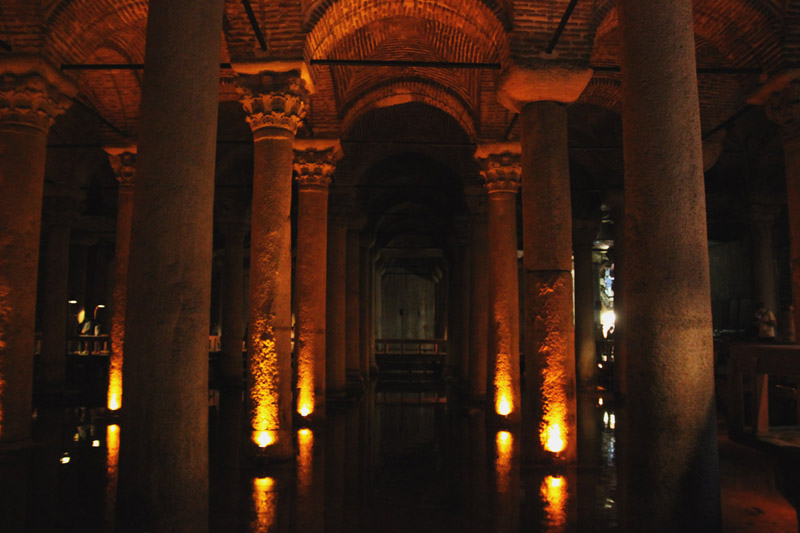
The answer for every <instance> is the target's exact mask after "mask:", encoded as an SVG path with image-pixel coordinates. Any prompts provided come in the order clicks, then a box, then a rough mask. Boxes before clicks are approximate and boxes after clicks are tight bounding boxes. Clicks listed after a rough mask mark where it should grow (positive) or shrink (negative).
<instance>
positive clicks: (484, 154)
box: [475, 143, 522, 194]
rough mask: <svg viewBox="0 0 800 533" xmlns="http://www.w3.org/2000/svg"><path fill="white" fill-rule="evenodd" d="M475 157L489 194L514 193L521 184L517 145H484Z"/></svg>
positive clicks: (520, 165) (520, 167)
mask: <svg viewBox="0 0 800 533" xmlns="http://www.w3.org/2000/svg"><path fill="white" fill-rule="evenodd" d="M475 157H476V158H477V159H478V161H479V162H480V165H481V176H482V177H483V180H484V182H485V186H486V190H487V191H489V194H491V193H494V192H510V193H516V192H517V190H518V189H519V187H520V185H521V183H522V156H521V151H520V146H519V144H517V143H497V144H485V145H481V146H479V147H478V150H477V151H476V152H475Z"/></svg>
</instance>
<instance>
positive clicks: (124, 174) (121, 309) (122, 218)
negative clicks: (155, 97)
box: [106, 147, 136, 411]
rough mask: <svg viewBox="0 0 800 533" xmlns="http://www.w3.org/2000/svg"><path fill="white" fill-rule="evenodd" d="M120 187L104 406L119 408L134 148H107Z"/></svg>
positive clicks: (129, 244) (123, 350)
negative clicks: (109, 351) (106, 386)
mask: <svg viewBox="0 0 800 533" xmlns="http://www.w3.org/2000/svg"><path fill="white" fill-rule="evenodd" d="M106 152H108V157H109V161H110V162H111V168H112V169H113V170H114V174H115V175H116V178H117V182H118V183H119V189H118V192H117V231H116V253H115V255H114V294H113V310H112V315H111V357H109V362H108V393H107V398H106V407H108V408H109V409H110V410H112V411H116V410H117V409H119V408H120V407H122V361H123V358H124V352H125V309H126V307H127V304H128V262H129V259H130V247H131V220H132V217H133V186H134V177H135V175H136V147H128V148H121V149H117V148H106Z"/></svg>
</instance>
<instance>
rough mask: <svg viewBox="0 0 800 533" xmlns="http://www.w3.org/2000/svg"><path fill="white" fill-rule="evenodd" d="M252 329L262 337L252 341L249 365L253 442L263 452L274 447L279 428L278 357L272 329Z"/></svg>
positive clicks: (259, 326)
mask: <svg viewBox="0 0 800 533" xmlns="http://www.w3.org/2000/svg"><path fill="white" fill-rule="evenodd" d="M254 329H255V330H262V331H264V333H262V334H261V335H258V336H257V338H255V339H252V340H251V345H252V346H253V347H254V350H253V352H252V354H251V356H250V361H249V365H248V371H249V373H250V378H249V380H248V381H249V383H250V392H249V394H250V405H251V408H250V409H251V424H252V425H251V427H252V429H253V434H252V439H253V442H254V443H255V444H256V445H258V447H259V448H266V447H267V446H270V445H272V444H274V443H275V441H276V440H277V434H276V431H277V430H278V429H279V428H280V423H279V417H278V383H279V377H278V354H277V350H276V347H275V340H274V335H273V331H272V327H270V326H268V325H263V324H259V323H258V322H257V323H256V325H255V326H254Z"/></svg>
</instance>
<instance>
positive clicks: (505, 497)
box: [492, 431, 519, 532]
mask: <svg viewBox="0 0 800 533" xmlns="http://www.w3.org/2000/svg"><path fill="white" fill-rule="evenodd" d="M495 488H496V491H495V498H496V502H495V508H494V509H493V516H492V518H493V523H494V527H493V528H492V531H495V532H505V531H517V529H518V522H519V468H518V464H517V450H515V447H514V435H512V434H511V433H510V432H508V431H498V432H497V434H496V436H495Z"/></svg>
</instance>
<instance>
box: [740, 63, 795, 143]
mask: <svg viewBox="0 0 800 533" xmlns="http://www.w3.org/2000/svg"><path fill="white" fill-rule="evenodd" d="M747 102H748V103H749V104H754V105H763V106H764V111H765V112H766V114H767V117H768V118H769V119H770V120H772V121H773V122H775V123H776V124H778V126H779V127H780V129H781V136H782V137H783V140H784V141H791V140H795V139H799V138H800V69H790V70H786V71H784V72H782V73H780V74H778V75H777V76H774V77H773V78H772V79H770V80H769V81H768V82H767V83H765V84H764V85H762V86H761V87H760V88H759V89H758V90H757V91H756V92H755V93H753V94H752V95H751V96H750V97H749V98H748V99H747Z"/></svg>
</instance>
